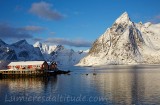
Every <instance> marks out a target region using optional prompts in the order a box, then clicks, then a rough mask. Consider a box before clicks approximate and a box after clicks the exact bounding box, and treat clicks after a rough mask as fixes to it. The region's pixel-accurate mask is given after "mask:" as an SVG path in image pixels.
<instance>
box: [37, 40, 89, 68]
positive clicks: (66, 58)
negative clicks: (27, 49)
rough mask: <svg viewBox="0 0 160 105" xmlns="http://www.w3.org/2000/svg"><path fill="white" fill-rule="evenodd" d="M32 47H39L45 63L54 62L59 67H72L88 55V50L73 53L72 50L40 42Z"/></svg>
mask: <svg viewBox="0 0 160 105" xmlns="http://www.w3.org/2000/svg"><path fill="white" fill-rule="evenodd" d="M34 47H39V49H40V50H41V52H42V54H43V56H44V59H45V60H46V61H47V62H52V61H55V62H57V63H58V65H60V66H73V65H75V64H77V63H78V62H79V61H80V60H81V59H82V58H83V57H84V56H86V55H87V53H88V50H87V51H83V50H80V51H74V50H73V49H67V48H65V47H64V46H62V45H50V46H49V45H47V44H44V43H40V42H36V43H35V44H34Z"/></svg>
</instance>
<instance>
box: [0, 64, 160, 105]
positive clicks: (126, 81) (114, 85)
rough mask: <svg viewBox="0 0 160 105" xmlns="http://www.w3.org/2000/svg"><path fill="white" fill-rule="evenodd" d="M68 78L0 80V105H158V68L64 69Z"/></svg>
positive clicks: (111, 66)
mask: <svg viewBox="0 0 160 105" xmlns="http://www.w3.org/2000/svg"><path fill="white" fill-rule="evenodd" d="M63 69H69V70H71V71H72V72H71V73H70V75H57V76H52V77H48V78H19V79H1V80H0V105H20V104H23V105H64V104H68V105H85V104H86V105H155V104H156V105H157V104H160V101H159V100H160V66H159V65H133V66H125V65H119V66H118V65H114V66H113V65H109V66H101V67H64V68H63Z"/></svg>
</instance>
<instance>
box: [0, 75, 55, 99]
mask: <svg viewBox="0 0 160 105" xmlns="http://www.w3.org/2000/svg"><path fill="white" fill-rule="evenodd" d="M56 83H57V77H56V76H54V77H50V78H41V77H40V78H15V79H2V80H0V96H1V97H5V95H19V96H28V95H42V94H43V93H45V92H46V90H49V91H50V92H53V91H55V90H56V88H57V87H56V86H57V85H56Z"/></svg>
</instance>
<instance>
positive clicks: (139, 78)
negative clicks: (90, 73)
mask: <svg viewBox="0 0 160 105" xmlns="http://www.w3.org/2000/svg"><path fill="white" fill-rule="evenodd" d="M113 71H114V73H113ZM113 71H112V70H110V72H108V73H105V74H103V73H101V74H99V75H96V76H95V77H94V79H93V83H94V84H96V86H97V87H98V88H99V90H100V92H101V94H102V95H103V96H105V97H107V98H108V99H109V102H107V103H111V104H118V105H119V104H122V105H124V104H125V105H132V104H135V105H139V104H160V102H159V99H160V84H159V81H160V71H158V70H150V71H145V70H143V69H139V67H137V66H133V67H132V68H130V69H128V70H123V69H120V70H116V71H115V70H114V69H113ZM91 82H92V81H91Z"/></svg>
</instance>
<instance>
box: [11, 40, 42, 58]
mask: <svg viewBox="0 0 160 105" xmlns="http://www.w3.org/2000/svg"><path fill="white" fill-rule="evenodd" d="M11 48H12V49H14V50H15V52H16V55H17V59H18V60H24V61H25V60H43V59H44V58H43V55H42V54H41V52H40V50H38V49H35V48H34V47H33V45H30V44H28V42H27V41H26V40H20V41H18V42H16V43H14V44H12V45H11Z"/></svg>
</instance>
